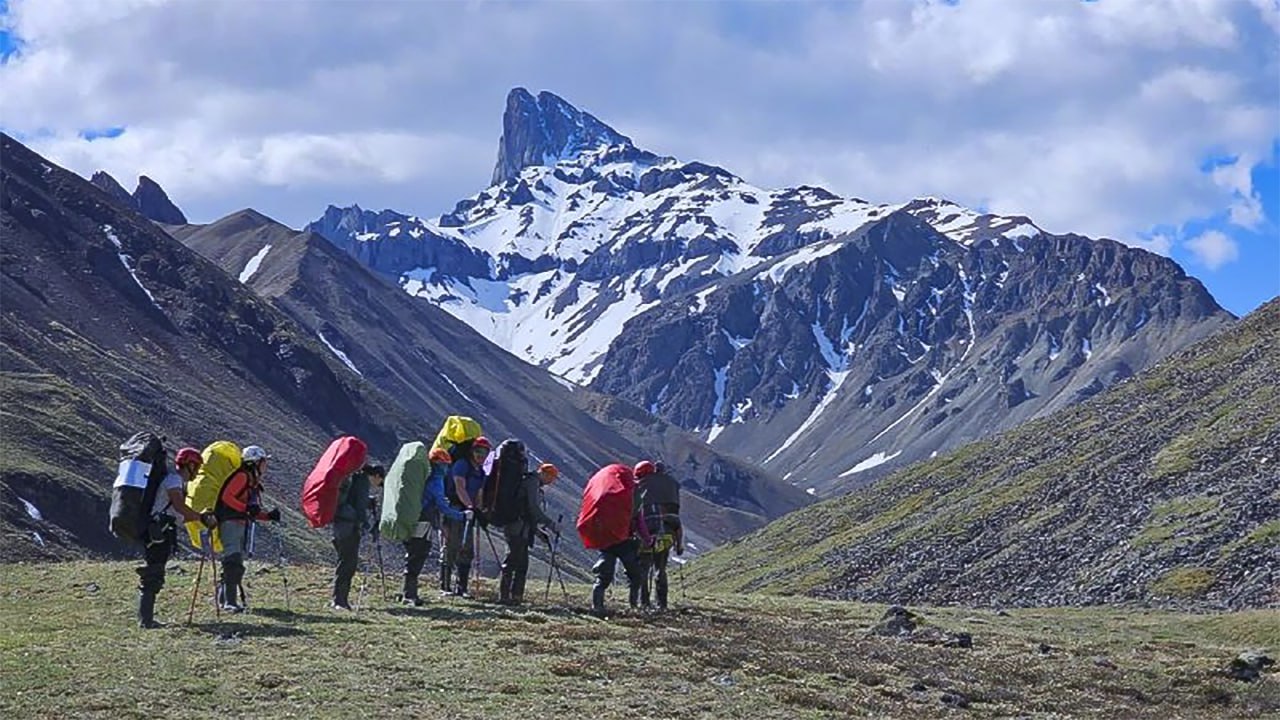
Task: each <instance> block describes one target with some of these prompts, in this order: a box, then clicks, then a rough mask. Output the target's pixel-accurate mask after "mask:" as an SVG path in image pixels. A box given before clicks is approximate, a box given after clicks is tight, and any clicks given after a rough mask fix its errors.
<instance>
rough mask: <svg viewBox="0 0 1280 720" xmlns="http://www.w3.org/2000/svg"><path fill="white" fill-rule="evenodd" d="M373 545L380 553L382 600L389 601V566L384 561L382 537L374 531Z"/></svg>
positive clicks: (379, 578) (379, 570)
mask: <svg viewBox="0 0 1280 720" xmlns="http://www.w3.org/2000/svg"><path fill="white" fill-rule="evenodd" d="M373 547H374V549H375V551H376V552H377V554H378V580H379V581H381V582H382V602H386V601H387V568H386V566H385V565H384V564H383V562H382V537H381V536H380V535H379V534H378V532H377V531H374V533H373Z"/></svg>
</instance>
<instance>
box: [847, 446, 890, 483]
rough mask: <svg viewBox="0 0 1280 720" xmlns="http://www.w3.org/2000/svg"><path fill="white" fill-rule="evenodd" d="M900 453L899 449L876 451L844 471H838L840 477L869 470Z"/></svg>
mask: <svg viewBox="0 0 1280 720" xmlns="http://www.w3.org/2000/svg"><path fill="white" fill-rule="evenodd" d="M901 454H902V451H901V450H899V451H898V452H895V453H888V454H885V453H884V452H877V453H876V454H874V455H872V456H871V457H869V458H867V459H866V460H863V461H861V462H859V463H858V464H857V465H854V466H853V467H851V468H849V469H848V470H845V471H844V472H842V473H840V477H849V476H850V475H856V474H858V473H860V472H865V471H867V470H870V469H871V468H875V467H880V466H881V465H883V464H885V463H887V462H889V461H890V460H892V459H894V458H896V457H898V456H899V455H901Z"/></svg>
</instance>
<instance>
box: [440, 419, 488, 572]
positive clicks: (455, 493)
mask: <svg viewBox="0 0 1280 720" xmlns="http://www.w3.org/2000/svg"><path fill="white" fill-rule="evenodd" d="M492 449H493V445H492V444H491V443H490V442H489V439H488V438H486V437H484V436H483V435H481V436H480V437H478V438H476V439H475V440H474V441H472V443H471V447H470V448H469V450H468V451H467V453H466V455H465V456H464V457H461V458H459V459H458V460H457V461H456V462H454V463H453V467H451V468H450V469H449V477H448V479H446V481H445V490H446V493H448V495H449V502H450V504H451V505H452V506H453V508H454V509H455V510H458V511H459V512H461V513H462V515H463V518H462V520H457V519H455V518H451V517H448V516H446V517H445V518H444V523H443V527H442V529H441V534H442V535H444V542H443V543H442V546H443V547H441V556H440V590H441V592H442V593H444V594H453V595H457V596H459V597H471V596H470V595H469V594H468V593H467V581H468V580H469V579H470V575H471V561H472V560H473V558H474V556H475V547H474V546H473V544H472V541H473V539H474V537H475V532H474V527H473V526H474V525H476V524H480V526H481V527H486V525H485V524H484V522H485V521H484V518H483V516H481V515H480V514H479V513H478V512H477V508H479V507H480V501H481V499H482V497H481V496H482V494H483V492H484V482H485V478H486V475H485V471H484V461H485V458H487V457H488V456H489V451H490V450H492Z"/></svg>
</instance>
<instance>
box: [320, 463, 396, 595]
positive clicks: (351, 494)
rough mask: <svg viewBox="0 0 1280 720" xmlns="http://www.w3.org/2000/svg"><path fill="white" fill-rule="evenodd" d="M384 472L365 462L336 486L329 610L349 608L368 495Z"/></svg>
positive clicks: (368, 526)
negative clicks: (335, 559) (334, 554)
mask: <svg viewBox="0 0 1280 720" xmlns="http://www.w3.org/2000/svg"><path fill="white" fill-rule="evenodd" d="M386 476H387V471H386V469H385V468H383V467H382V466H381V465H377V464H372V463H371V464H367V465H365V466H364V467H362V468H360V469H359V470H357V471H356V472H353V473H351V474H350V475H348V476H347V477H346V478H345V479H344V480H343V481H342V482H341V483H340V484H339V485H338V504H337V507H336V508H335V509H334V512H333V549H334V550H336V551H337V552H338V564H337V566H336V567H334V570H333V597H332V599H331V602H330V603H329V607H330V608H331V609H333V610H351V609H352V608H351V581H352V580H354V579H355V576H356V570H357V569H358V568H359V565H360V538H361V537H363V536H364V535H366V534H368V533H369V532H370V531H371V530H372V528H373V524H372V522H373V521H372V519H371V515H370V508H371V506H372V503H371V502H370V498H369V490H370V489H371V488H380V487H382V481H383V479H384V478H385V477H386Z"/></svg>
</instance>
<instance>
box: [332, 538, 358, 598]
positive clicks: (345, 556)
mask: <svg viewBox="0 0 1280 720" xmlns="http://www.w3.org/2000/svg"><path fill="white" fill-rule="evenodd" d="M333 549H334V550H337V551H338V565H337V567H335V568H334V570H333V602H334V604H335V605H350V604H351V581H352V579H354V578H355V576H356V569H357V566H358V565H359V564H360V531H359V529H357V528H355V527H350V528H346V527H342V526H339V525H337V524H335V525H334V526H333Z"/></svg>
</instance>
